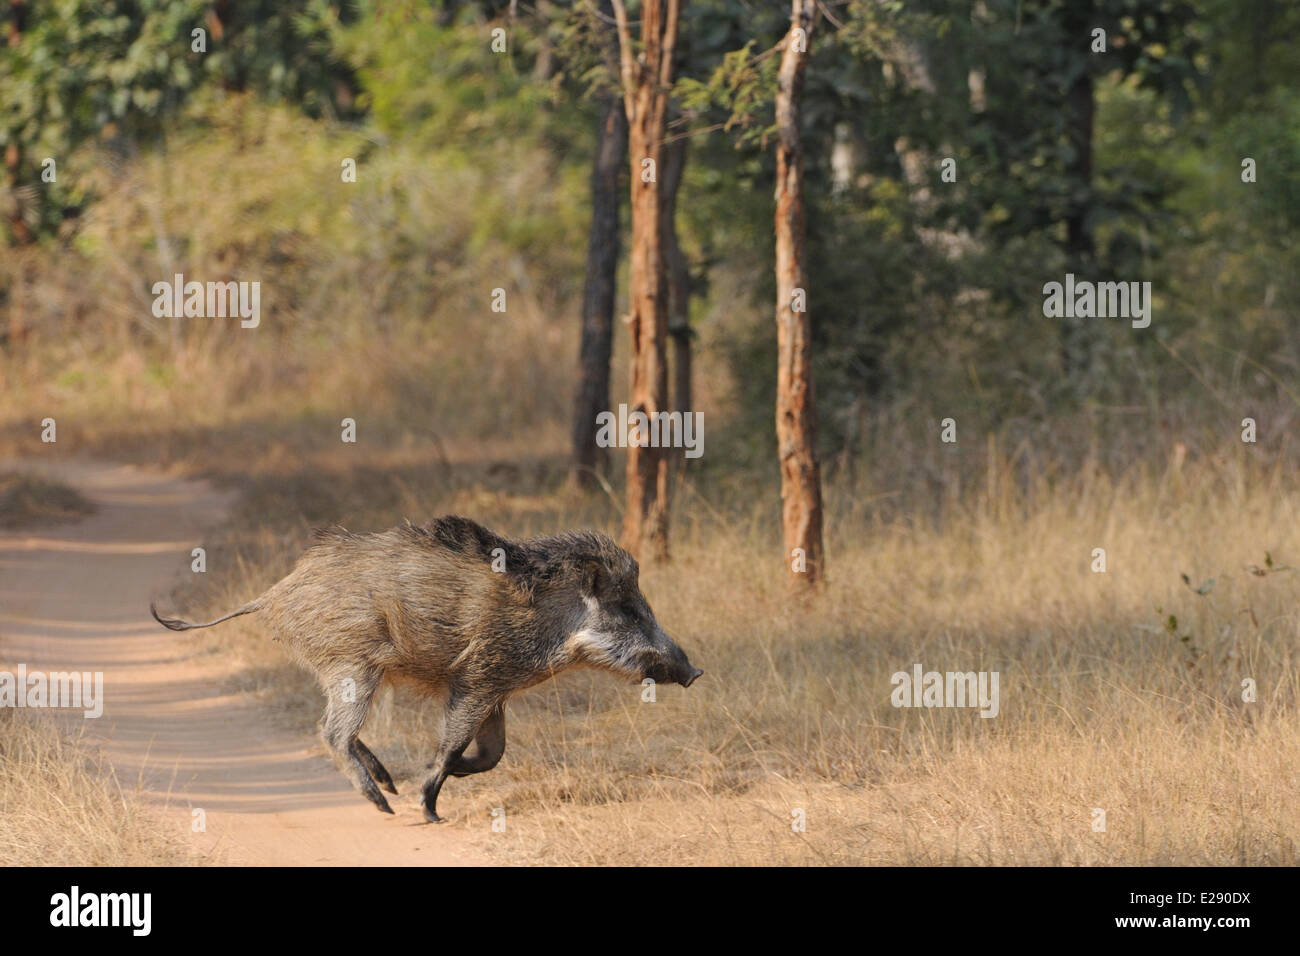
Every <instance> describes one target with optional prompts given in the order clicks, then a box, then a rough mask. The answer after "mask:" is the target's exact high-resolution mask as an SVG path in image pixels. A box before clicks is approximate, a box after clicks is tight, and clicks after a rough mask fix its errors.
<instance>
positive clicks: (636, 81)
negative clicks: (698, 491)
mask: <svg viewBox="0 0 1300 956" xmlns="http://www.w3.org/2000/svg"><path fill="white" fill-rule="evenodd" d="M613 6H614V16H615V19H616V20H617V22H618V36H619V55H620V61H621V67H622V70H621V72H622V78H623V105H624V109H625V110H626V111H627V125H628V158H629V160H630V165H631V170H632V250H631V256H630V258H629V265H630V272H631V275H630V280H629V286H630V288H629V296H628V298H629V307H630V311H629V314H628V317H627V323H628V330H629V332H630V333H631V340H632V370H631V397H630V401H629V402H628V405H629V411H630V413H631V414H636V413H638V412H640V413H643V414H644V415H645V416H647V418H648V419H649V420H654V418H655V417H656V416H657V415H658V414H659V413H660V412H666V411H668V363H667V356H666V354H665V346H666V342H667V337H668V336H667V332H668V308H667V306H668V303H667V301H666V298H667V297H666V290H667V282H666V279H665V275H664V257H663V250H662V248H661V245H660V244H661V243H662V241H663V237H662V233H661V230H660V218H661V217H660V201H659V175H660V172H661V167H662V165H663V139H664V120H665V118H666V116H667V111H668V98H669V94H670V92H671V87H672V74H673V52H674V48H675V47H676V43H677V23H678V19H679V13H680V2H679V0H643V2H642V4H641V48H640V50H639V51H634V50H633V48H632V35H631V31H630V28H629V26H628V18H627V9H626V6H625V4H624V0H613ZM646 160H649V162H648V163H647V162H646ZM639 437H640V442H635V441H632V440H631V439H630V438H629V441H628V450H627V508H626V510H625V511H624V514H623V543H624V546H625V547H626V548H627V549H628V550H629V551H631V552H632V553H633V554H634V555H636V556H637V557H641V556H643V555H644V556H649V557H650V558H652V559H654V560H665V559H667V557H668V456H667V454H666V453H665V452H666V449H664V448H662V447H659V448H654V447H650V445H648V444H646V442H647V441H648V439H649V437H650V436H648V435H644V434H642V435H640V436H639Z"/></svg>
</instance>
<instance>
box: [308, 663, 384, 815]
mask: <svg viewBox="0 0 1300 956" xmlns="http://www.w3.org/2000/svg"><path fill="white" fill-rule="evenodd" d="M349 676H351V675H349ZM381 677H382V674H372V673H366V674H364V675H363V676H361V677H353V679H352V681H347V680H345V679H342V678H340V679H338V680H325V681H322V682H321V683H322V685H323V686H324V688H325V693H326V695H327V696H328V698H329V701H328V703H327V704H326V705H325V717H324V718H323V719H322V720H321V739H322V740H324V741H325V745H326V746H327V747H329V749H330V752H331V753H333V754H334V756H335V757H336V758H337V759H338V761H339V763H340V764H341V765H342V768H343V772H344V773H346V774H347V775H348V779H350V780H351V781H352V783H353V784H355V785H356V788H357V789H358V790H360V791H361V792H362V793H364V794H365V795H366V799H368V800H369V801H370V802H371V803H373V804H374V805H375V806H377V807H378V808H379V809H380V810H382V811H384V813H392V812H393V811H392V808H391V807H389V805H388V801H387V800H385V799H384V795H383V794H382V793H380V792H379V788H378V787H377V786H375V781H374V780H373V779H372V778H371V776H370V771H369V770H368V769H367V768H366V764H365V763H364V761H363V760H362V758H361V756H360V748H358V746H357V744H358V743H360V742H359V741H358V740H357V734H359V733H360V732H361V725H362V724H364V723H365V722H366V715H367V714H368V713H369V712H370V698H371V697H373V696H374V693H375V691H376V690H377V689H378V687H379V681H380V678H381ZM349 697H351V698H353V699H352V700H348V699H347V698H349ZM364 746H365V745H364V744H362V745H361V747H364ZM367 753H369V751H367ZM372 759H373V756H372ZM378 762H379V761H377V760H376V761H375V763H378ZM390 782H391V781H390Z"/></svg>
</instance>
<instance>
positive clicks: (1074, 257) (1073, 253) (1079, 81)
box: [1061, 0, 1101, 397]
mask: <svg viewBox="0 0 1300 956" xmlns="http://www.w3.org/2000/svg"><path fill="white" fill-rule="evenodd" d="M1064 22H1065V42H1066V45H1067V47H1068V48H1069V49H1070V50H1071V51H1072V52H1074V55H1075V57H1082V60H1083V64H1084V65H1083V68H1082V69H1081V70H1080V72H1079V75H1078V76H1077V77H1076V78H1075V81H1074V83H1073V84H1072V85H1071V87H1070V90H1069V93H1068V94H1067V98H1066V112H1067V119H1066V121H1067V123H1068V127H1067V134H1068V136H1069V139H1070V146H1071V148H1072V152H1073V154H1074V155H1073V157H1072V159H1071V160H1070V162H1069V163H1068V164H1067V167H1066V176H1067V178H1068V180H1069V182H1070V184H1071V193H1072V197H1073V198H1072V199H1071V202H1070V206H1069V209H1068V211H1067V213H1066V219H1065V232H1066V236H1065V251H1066V255H1067V257H1068V261H1069V268H1070V270H1071V271H1073V272H1074V273H1076V274H1077V275H1079V277H1080V278H1093V279H1095V278H1096V277H1095V276H1090V275H1089V273H1091V272H1092V271H1093V269H1094V268H1095V249H1094V245H1093V237H1092V228H1091V226H1090V225H1089V223H1088V209H1089V206H1090V205H1091V202H1092V142H1093V121H1094V117H1095V114H1096V104H1095V101H1094V97H1093V83H1092V74H1091V73H1090V72H1089V70H1088V63H1089V62H1090V58H1091V57H1092V56H1093V54H1092V53H1091V51H1090V47H1089V44H1090V43H1091V39H1092V35H1091V31H1092V27H1093V25H1094V24H1093V3H1092V0H1077V2H1075V3H1073V4H1067V5H1066V7H1065V21H1064ZM1064 322H1065V324H1064V325H1063V326H1062V327H1061V363H1062V366H1063V368H1064V371H1065V378H1066V380H1067V381H1068V382H1069V383H1070V384H1071V385H1072V386H1073V387H1074V389H1075V391H1076V392H1077V393H1078V394H1079V395H1080V396H1081V397H1082V396H1086V395H1087V394H1088V392H1089V391H1091V388H1092V384H1093V380H1094V378H1095V376H1096V372H1097V361H1098V352H1099V350H1100V341H1099V339H1098V334H1099V332H1100V330H1101V326H1100V325H1099V324H1098V323H1097V322H1095V321H1094V320H1091V319H1084V318H1067V319H1065V320H1064Z"/></svg>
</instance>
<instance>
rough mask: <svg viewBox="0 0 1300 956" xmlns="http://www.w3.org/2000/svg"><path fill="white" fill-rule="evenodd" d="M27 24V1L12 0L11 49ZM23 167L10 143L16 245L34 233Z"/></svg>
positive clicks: (12, 238)
mask: <svg viewBox="0 0 1300 956" xmlns="http://www.w3.org/2000/svg"><path fill="white" fill-rule="evenodd" d="M26 22H27V4H26V0H11V2H10V11H9V28H8V30H7V31H6V37H5V40H6V43H7V44H8V46H9V49H11V50H12V49H16V48H17V46H18V44H19V43H21V42H22V39H23V27H24V26H25V25H26ZM22 165H23V153H22V148H21V147H20V146H19V145H18V144H17V143H10V144H9V145H8V146H6V147H5V189H6V191H7V192H8V193H9V202H10V207H9V210H10V211H9V238H10V241H11V242H13V244H14V245H25V244H26V243H29V242H31V241H32V231H31V230H30V229H29V228H27V218H26V216H25V215H24V204H23V196H22V194H21V193H20V192H19V191H18V187H19V181H18V180H19V176H20V175H21V174H22Z"/></svg>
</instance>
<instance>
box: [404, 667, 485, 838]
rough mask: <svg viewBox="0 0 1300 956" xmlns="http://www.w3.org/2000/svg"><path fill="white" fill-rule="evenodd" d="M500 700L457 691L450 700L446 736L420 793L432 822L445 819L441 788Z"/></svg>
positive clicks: (444, 720) (445, 728) (425, 815)
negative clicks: (440, 812) (440, 810)
mask: <svg viewBox="0 0 1300 956" xmlns="http://www.w3.org/2000/svg"><path fill="white" fill-rule="evenodd" d="M500 703H501V702H500V701H498V700H492V699H484V698H481V697H473V696H467V695H466V696H462V695H459V694H455V693H453V694H452V696H451V698H450V699H449V700H448V701H447V710H446V713H445V715H444V719H443V729H442V739H441V740H439V741H438V752H437V753H436V754H435V755H434V757H433V763H432V764H431V765H430V766H432V767H433V773H431V774H429V776H428V777H427V778H425V781H424V787H423V796H421V797H420V804H421V805H422V806H423V807H424V819H426V820H428V821H429V822H430V823H440V822H441V817H439V816H438V791H440V790H441V789H442V785H443V783H444V782H445V781H446V779H447V775H448V774H449V773H450V772H451V768H452V765H453V764H454V763H455V762H456V761H457V760H459V759H460V755H461V754H463V753H464V752H465V748H466V747H468V746H469V745H470V741H472V740H473V739H474V735H475V734H477V733H478V730H479V728H480V727H481V726H483V722H484V721H485V720H486V719H487V718H488V715H489V714H491V713H492V712H493V711H494V710H496V708H497V707H498V705H499V704H500Z"/></svg>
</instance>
